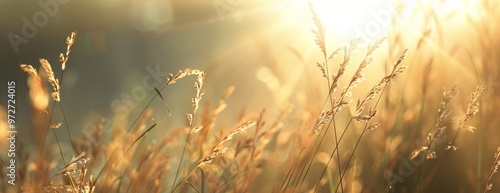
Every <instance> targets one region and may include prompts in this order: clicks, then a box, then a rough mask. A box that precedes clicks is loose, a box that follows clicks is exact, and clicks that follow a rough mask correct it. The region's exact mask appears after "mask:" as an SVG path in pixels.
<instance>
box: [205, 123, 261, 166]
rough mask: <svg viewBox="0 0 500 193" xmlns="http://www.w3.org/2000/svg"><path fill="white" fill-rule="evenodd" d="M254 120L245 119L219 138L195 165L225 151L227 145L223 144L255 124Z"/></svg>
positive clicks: (207, 161)
mask: <svg viewBox="0 0 500 193" xmlns="http://www.w3.org/2000/svg"><path fill="white" fill-rule="evenodd" d="M255 123H256V122H255V121H245V122H243V123H241V124H240V125H239V126H238V127H236V129H234V130H233V131H231V133H229V134H227V135H226V136H225V137H224V138H222V140H220V141H219V142H218V143H217V145H215V147H214V148H213V150H212V152H211V153H210V154H209V155H208V156H207V157H205V158H204V159H203V160H201V161H200V163H199V164H198V166H197V167H201V166H203V165H205V164H209V163H211V162H212V161H213V160H214V159H215V158H216V157H218V156H219V155H221V154H223V153H225V152H226V150H227V147H225V146H224V143H225V142H227V141H229V140H231V139H232V138H233V136H234V135H236V134H238V133H239V132H241V131H244V130H247V129H248V128H250V127H252V126H254V125H255Z"/></svg>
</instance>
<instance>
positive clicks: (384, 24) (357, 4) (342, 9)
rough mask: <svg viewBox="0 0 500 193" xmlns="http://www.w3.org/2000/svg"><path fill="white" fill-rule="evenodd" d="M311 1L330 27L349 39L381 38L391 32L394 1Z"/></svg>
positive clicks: (329, 28)
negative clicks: (363, 37) (357, 37)
mask: <svg viewBox="0 0 500 193" xmlns="http://www.w3.org/2000/svg"><path fill="white" fill-rule="evenodd" d="M311 4H312V6H313V8H314V10H315V11H316V13H317V14H318V16H319V18H320V19H321V21H322V22H323V25H324V26H325V28H326V29H327V30H331V31H334V32H336V33H340V35H343V36H346V37H347V38H354V37H355V36H363V35H365V36H370V37H369V38H370V39H375V38H379V36H381V35H383V34H385V33H386V32H388V31H389V28H390V27H391V16H392V15H393V14H394V12H395V6H394V4H393V1H392V0H348V1H347V0H311ZM361 33H364V34H361ZM374 36H376V37H374Z"/></svg>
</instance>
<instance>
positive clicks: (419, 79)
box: [0, 0, 500, 193]
mask: <svg viewBox="0 0 500 193" xmlns="http://www.w3.org/2000/svg"><path fill="white" fill-rule="evenodd" d="M483 1H484V2H489V1H488V0H483ZM482 6H485V7H483V9H485V10H489V12H486V15H485V16H484V17H494V16H496V15H498V13H496V12H495V11H492V10H490V9H489V7H488V5H486V3H484V5H482ZM426 11H427V12H426ZM426 11H424V12H425V13H426V14H425V16H427V17H438V16H437V15H438V14H437V13H435V12H436V11H435V10H434V9H429V10H426ZM311 13H312V23H314V28H313V35H314V43H315V44H316V46H317V47H318V50H319V51H318V53H319V55H320V56H321V57H320V58H321V59H320V60H319V61H320V62H316V65H315V67H316V68H319V70H318V69H316V71H315V72H314V73H313V74H314V75H310V76H312V77H317V79H314V80H304V81H303V83H304V84H307V85H315V86H314V88H312V89H316V87H317V88H319V90H316V92H314V96H316V95H319V96H320V98H321V101H320V102H317V101H314V100H315V98H314V97H313V94H309V95H304V96H305V99H303V100H299V102H298V103H297V104H287V105H284V106H283V107H282V108H280V109H279V111H278V113H269V109H262V110H261V111H258V112H243V113H240V114H239V115H238V116H237V117H236V118H235V119H234V120H232V121H228V119H220V116H221V114H222V112H223V111H224V110H225V109H226V107H227V106H228V105H231V104H228V103H227V101H228V99H229V98H230V97H231V95H232V94H233V92H234V90H235V89H244V88H235V87H232V86H231V87H228V88H226V89H225V91H224V92H223V93H221V96H220V99H219V100H218V101H217V102H216V103H214V104H212V103H211V102H210V101H204V98H203V96H204V94H205V89H207V88H205V87H204V85H205V77H206V76H207V75H209V72H206V71H204V70H199V69H191V68H186V69H183V70H180V71H179V72H178V73H176V74H171V76H170V77H169V78H168V79H166V80H165V84H164V85H162V86H161V87H159V88H154V93H153V95H154V96H153V97H152V98H151V99H150V101H149V103H147V104H146V106H144V107H143V108H141V109H140V112H139V115H138V116H136V117H130V116H129V115H128V114H126V113H124V114H120V113H117V114H115V115H114V117H113V118H112V119H113V121H112V122H113V125H111V126H110V127H109V128H105V127H104V124H103V123H104V119H100V120H96V123H95V126H94V127H93V128H92V129H90V130H85V131H84V132H83V135H82V136H81V137H75V134H74V133H72V131H73V132H74V130H72V129H71V126H72V125H71V123H69V122H68V120H67V119H66V113H65V110H64V105H63V104H64V99H63V98H61V92H64V88H63V87H61V85H62V82H63V78H64V72H65V69H66V68H67V67H69V68H70V67H71V63H70V62H69V63H68V60H69V56H70V53H71V48H72V45H73V44H74V43H75V42H76V38H77V37H76V36H77V34H76V32H73V33H72V34H71V35H70V36H69V37H67V40H66V45H67V47H66V52H65V53H61V54H60V57H59V59H60V63H61V66H60V67H61V73H60V74H59V76H58V77H56V74H55V73H54V71H53V70H52V68H54V65H52V64H51V63H49V61H48V60H45V59H40V60H39V62H40V66H41V68H40V70H39V69H37V68H36V67H33V66H32V65H29V64H21V65H20V68H21V70H23V71H24V72H26V73H27V75H28V86H29V96H30V104H31V106H32V109H33V111H32V112H33V120H32V125H33V126H32V127H31V129H32V131H30V132H31V133H32V134H33V136H34V143H33V147H25V145H24V142H22V141H21V142H20V144H19V146H20V148H19V149H18V152H19V153H18V157H17V160H18V163H19V165H18V170H17V173H16V174H17V176H18V183H17V185H16V186H15V187H11V186H6V185H5V184H2V185H1V186H0V190H1V191H2V192H85V193H92V192H145V191H146V192H198V193H199V192H443V191H462V192H487V191H492V192H494V191H495V187H496V186H497V184H498V180H497V181H495V180H496V178H495V173H496V172H497V170H498V167H499V165H500V161H499V157H500V148H499V149H496V151H495V149H492V147H493V146H498V145H500V144H499V143H498V141H496V140H495V138H494V137H489V136H491V135H494V134H498V132H495V131H494V129H497V126H498V120H497V119H496V116H495V108H496V107H499V103H498V102H499V101H500V100H498V97H499V96H500V93H498V90H495V85H494V84H493V83H491V82H489V81H490V80H495V76H497V74H495V72H498V68H495V67H492V65H491V64H490V62H493V63H495V62H496V63H498V61H500V59H499V58H498V55H496V54H495V52H492V51H491V50H495V49H496V50H498V49H499V48H500V42H493V45H492V44H488V43H485V42H486V41H487V40H488V39H494V37H492V35H491V33H490V32H489V31H488V33H486V32H484V31H479V32H477V34H478V35H481V34H483V35H484V36H481V37H480V41H479V46H478V47H479V48H480V49H481V50H474V51H473V50H467V48H461V49H463V50H464V51H462V53H469V56H470V58H472V59H471V61H469V62H470V63H471V64H470V67H466V66H465V67H464V66H459V67H457V68H465V69H466V70H468V72H469V73H472V74H473V78H474V79H475V80H473V79H470V78H466V77H465V76H464V77H463V79H465V80H466V81H460V82H459V84H458V85H456V86H455V85H453V84H451V85H449V84H448V83H447V82H446V80H449V79H452V78H450V77H448V76H450V75H449V74H446V72H445V70H443V69H442V68H443V67H439V66H437V64H439V63H445V64H446V61H451V60H457V59H456V58H454V57H450V56H451V55H453V54H455V53H456V52H459V51H457V50H460V48H456V47H453V46H451V47H445V46H444V45H443V46H442V47H440V52H439V53H438V54H432V52H433V51H435V49H436V48H435V47H434V46H435V45H434V43H436V42H442V41H443V39H444V37H443V35H442V33H445V32H443V31H445V29H441V24H440V23H439V22H444V21H445V19H443V18H424V19H423V20H424V21H430V20H433V21H436V22H435V23H432V22H422V25H423V27H422V29H423V31H422V32H418V33H417V34H418V35H417V37H418V38H416V39H412V40H413V42H412V43H404V42H402V40H403V39H406V38H404V37H406V36H413V35H414V34H405V33H402V32H400V31H398V30H397V29H395V30H394V31H392V32H391V34H389V36H388V37H387V38H382V39H380V40H377V41H374V42H373V43H372V44H370V45H368V47H366V48H359V46H358V45H359V44H360V40H359V39H353V40H352V41H351V42H349V43H348V44H347V45H345V46H339V47H338V48H335V49H332V50H330V48H331V46H329V45H328V44H327V32H326V29H325V27H324V26H323V24H322V21H321V19H320V18H319V17H318V15H317V14H316V13H315V11H314V9H312V6H311ZM483 19H484V18H483ZM485 21H489V20H477V21H470V22H472V23H474V25H477V26H481V27H482V28H481V29H483V28H486V27H485V26H490V24H489V23H485ZM395 23H396V24H397V21H395ZM396 24H395V25H396ZM495 29H497V28H495ZM477 30H479V28H478V29H477ZM488 30H493V29H488ZM488 35H490V36H488ZM494 46H496V47H494ZM384 48H386V49H387V50H388V51H387V55H386V56H383V57H385V61H384V62H378V63H376V62H375V59H376V57H380V55H381V54H377V52H382V51H383V50H382V49H384ZM445 48H446V49H445ZM427 49H429V50H427ZM447 49H449V50H447ZM356 50H358V51H359V50H361V52H356ZM443 50H444V51H443ZM443 52H444V53H443ZM300 53H301V52H300V50H298V51H297V50H295V51H294V54H295V55H296V56H297V57H298V58H299V59H300V58H303V57H302V56H301V54H300ZM359 53H361V54H359ZM382 54H384V52H383V53H382ZM477 58H479V59H477ZM300 60H301V62H303V61H302V60H303V59H300ZM478 61H479V62H478ZM380 63H382V65H383V66H382V67H383V69H384V73H383V74H380V75H379V77H370V76H372V75H373V74H371V73H368V74H367V75H365V73H366V71H368V70H372V69H373V68H372V66H374V65H380ZM450 63H453V62H450ZM462 63H467V62H462ZM334 64H335V65H334ZM307 65H309V64H307ZM450 65H452V64H450ZM311 66H313V65H311ZM378 67H380V66H378ZM470 68H472V69H470ZM41 70H43V73H41V72H42V71H41ZM311 73H312V72H311ZM308 75H309V74H308ZM189 77H194V78H195V80H194V95H193V97H192V98H191V105H192V109H190V111H189V113H187V114H186V115H185V121H186V123H187V124H186V125H185V126H182V127H179V128H168V129H164V128H163V127H164V126H163V125H160V124H158V123H156V121H155V120H154V119H152V115H153V114H154V112H153V109H154V108H153V107H152V106H151V104H152V102H153V101H158V100H160V101H161V102H162V103H163V104H165V106H164V108H165V109H167V110H168V112H169V114H170V113H172V112H170V107H169V104H167V102H166V100H165V96H164V93H165V92H166V90H168V89H169V88H170V87H171V85H173V84H175V83H177V82H178V81H188V80H191V79H190V78H189ZM311 79H312V78H311ZM316 80H317V81H316ZM366 80H368V81H366ZM443 81H444V82H445V83H443ZM316 83H317V84H316ZM316 85H317V86H316ZM478 85H479V86H478ZM482 85H485V86H482ZM442 87H445V88H444V89H442ZM474 87H475V89H474ZM191 89H192V88H191ZM208 89H209V88H208ZM460 90H461V91H463V92H465V93H467V92H470V93H471V94H470V97H468V98H467V97H464V96H467V95H466V94H461V93H460V92H459V91H460ZM308 97H310V98H308ZM242 100H243V101H244V100H245V99H242ZM315 104H319V105H315ZM170 105H172V104H170ZM162 108H163V107H162ZM54 111H60V112H61V114H62V120H61V121H59V120H54V119H55V118H54ZM1 112H2V113H4V112H5V110H4V109H2V111H1ZM292 112H295V113H296V116H294V117H292V114H293V113H292ZM174 113H175V112H174ZM232 113H234V114H237V113H236V112H232ZM270 114H271V115H270ZM297 114H298V116H297ZM3 117H5V116H3ZM124 119H127V120H129V121H130V124H128V121H123V120H124ZM221 120H223V121H221ZM290 120H292V121H290ZM1 121H2V125H5V124H3V123H6V120H4V119H3V118H2V119H1ZM62 128H64V129H62ZM158 128H162V131H163V130H164V131H165V132H164V133H163V134H164V135H163V136H157V138H155V139H154V140H151V139H150V138H147V137H146V136H147V135H148V134H149V133H151V131H153V130H157V129H158ZM105 130H109V131H110V132H108V133H110V135H105V133H107V132H105ZM464 130H467V131H469V132H468V133H467V134H465V132H464ZM61 135H67V136H68V138H69V139H70V140H69V141H68V142H67V143H69V144H70V146H71V147H70V148H65V147H62V144H64V142H63V141H62V139H61ZM471 144H473V145H471ZM52 145H56V147H57V148H56V149H55V150H54V149H52V148H49V147H51V146H52ZM490 155H494V162H493V164H491V159H484V157H489V156H490ZM470 157H472V158H475V159H466V158H470ZM464 160H465V161H464ZM2 161H3V163H4V165H5V160H2ZM486 162H488V163H487V164H485V163H486ZM0 171H1V173H2V175H1V177H0V180H2V182H4V181H5V176H6V175H5V173H6V171H5V167H1V168H0ZM459 182H460V184H458V183H459ZM495 182H496V183H495Z"/></svg>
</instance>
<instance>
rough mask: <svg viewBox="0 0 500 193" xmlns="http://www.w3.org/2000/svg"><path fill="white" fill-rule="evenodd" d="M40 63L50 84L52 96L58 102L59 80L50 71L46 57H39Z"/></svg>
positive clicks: (59, 99) (59, 98)
mask: <svg viewBox="0 0 500 193" xmlns="http://www.w3.org/2000/svg"><path fill="white" fill-rule="evenodd" d="M40 64H41V65H42V67H43V69H45V72H47V76H48V79H49V82H50V84H51V85H52V89H53V92H52V98H53V99H54V101H55V102H60V101H61V97H60V92H59V91H60V86H59V80H58V79H56V78H55V77H54V72H53V71H52V67H51V66H50V63H49V61H47V60H46V59H43V58H42V59H40Z"/></svg>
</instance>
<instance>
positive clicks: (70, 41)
mask: <svg viewBox="0 0 500 193" xmlns="http://www.w3.org/2000/svg"><path fill="white" fill-rule="evenodd" d="M75 38H76V32H71V36H68V37H66V54H65V55H64V54H62V53H61V54H59V61H60V62H61V69H62V70H63V71H64V70H65V69H66V62H68V58H69V53H70V52H71V46H73V43H75Z"/></svg>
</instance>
